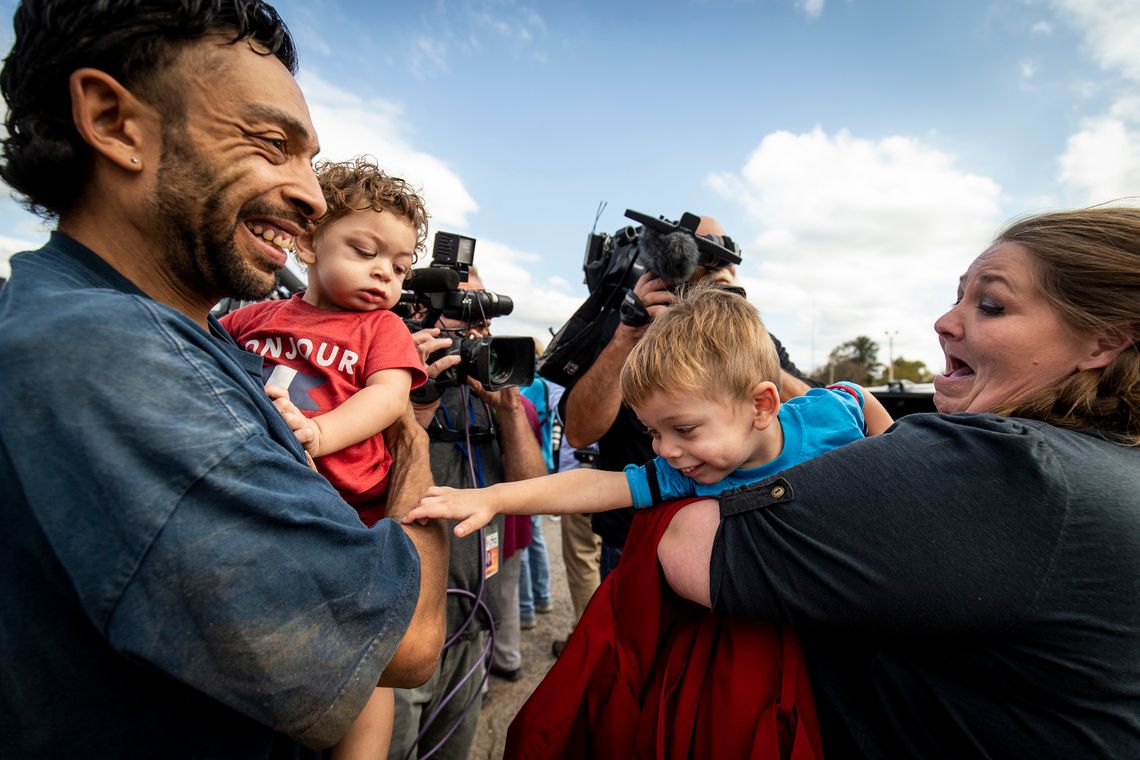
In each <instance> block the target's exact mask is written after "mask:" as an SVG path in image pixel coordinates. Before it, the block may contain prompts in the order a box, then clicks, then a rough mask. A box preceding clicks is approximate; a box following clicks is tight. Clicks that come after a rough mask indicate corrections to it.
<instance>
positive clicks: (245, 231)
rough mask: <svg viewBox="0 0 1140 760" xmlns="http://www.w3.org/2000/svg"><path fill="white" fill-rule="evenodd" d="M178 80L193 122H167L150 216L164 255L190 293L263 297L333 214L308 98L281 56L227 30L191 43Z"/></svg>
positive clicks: (186, 118)
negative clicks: (294, 252) (310, 229)
mask: <svg viewBox="0 0 1140 760" xmlns="http://www.w3.org/2000/svg"><path fill="white" fill-rule="evenodd" d="M170 82H177V83H178V86H180V87H181V88H182V91H181V97H182V99H183V100H182V114H183V118H182V119H176V120H175V122H176V123H167V124H164V128H163V153H162V159H161V162H160V164H159V168H158V173H157V176H156V179H155V188H154V194H153V200H152V201H151V212H152V213H151V214H150V215H149V216H150V217H151V218H152V219H153V223H154V224H155V225H156V230H157V233H158V234H159V235H160V236H161V239H162V241H163V252H162V255H163V256H165V257H166V258H167V262H168V265H169V267H170V269H171V270H172V272H173V274H174V275H175V276H177V277H180V278H182V279H183V280H184V281H185V282H186V286H185V287H187V288H189V289H194V290H197V289H202V290H203V291H204V292H207V293H209V294H210V295H212V296H214V297H216V298H222V297H225V296H235V297H238V298H243V299H250V300H252V299H258V298H263V297H264V296H265V295H267V294H268V293H269V292H270V290H272V288H273V285H274V281H275V275H276V272H277V270H279V269H280V268H281V267H282V266H284V264H285V259H286V251H287V250H289V249H292V248H293V241H294V239H295V238H296V237H297V236H298V235H300V234H301V233H302V232H304V230H305V229H306V227H307V225H308V222H309V221H311V220H313V219H315V218H317V217H319V216H320V215H321V214H323V213H324V210H325V202H324V198H323V196H322V194H321V190H320V186H319V185H318V184H317V181H316V178H315V176H314V174H313V169H312V159H313V156H314V155H315V154H316V152H317V139H316V133H315V130H314V129H313V125H312V121H311V119H310V117H309V111H308V107H307V106H306V104H305V99H304V96H303V95H302V94H301V90H300V89H299V88H298V87H297V83H296V82H295V81H294V79H293V77H292V75H291V74H290V73H289V71H288V70H287V69H286V68H285V67H284V66H283V65H282V64H281V62H280V61H279V60H278V59H277V58H275V57H273V56H270V55H264V54H262V52H261V51H259V50H257V49H255V48H254V47H253V46H252V45H251V43H249V42H246V41H242V42H238V43H236V44H229V43H228V41H226V40H225V39H224V38H221V37H218V36H207V37H205V38H203V39H201V40H199V41H196V42H193V43H189V44H188V45H187V49H186V50H185V51H183V52H182V53H181V54H180V55H179V57H178V60H177V61H176V62H175V64H174V65H173V66H172V71H171V73H170V74H169V82H168V83H167V84H168V86H169V84H170Z"/></svg>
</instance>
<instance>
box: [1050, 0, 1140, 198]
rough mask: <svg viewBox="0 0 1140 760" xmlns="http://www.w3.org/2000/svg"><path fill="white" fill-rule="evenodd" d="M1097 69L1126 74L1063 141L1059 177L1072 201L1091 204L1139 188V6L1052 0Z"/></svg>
mask: <svg viewBox="0 0 1140 760" xmlns="http://www.w3.org/2000/svg"><path fill="white" fill-rule="evenodd" d="M1054 6H1055V7H1056V9H1057V11H1058V13H1059V15H1060V16H1061V17H1063V18H1065V19H1066V20H1068V21H1069V22H1071V23H1072V24H1073V26H1074V27H1075V28H1076V29H1077V30H1078V31H1079V32H1080V33H1081V34H1082V36H1083V39H1084V48H1085V50H1086V51H1087V52H1088V54H1089V55H1090V56H1091V57H1092V59H1093V60H1094V61H1096V62H1097V63H1098V64H1099V65H1100V66H1101V68H1102V69H1105V70H1106V71H1113V72H1116V73H1118V74H1120V75H1121V76H1122V77H1124V78H1125V79H1126V80H1129V84H1128V86H1126V88H1125V89H1124V93H1125V94H1123V95H1121V96H1119V97H1118V98H1117V99H1116V101H1115V102H1114V103H1113V105H1112V106H1111V108H1110V109H1109V110H1108V112H1106V113H1104V114H1099V115H1094V116H1089V117H1086V118H1085V119H1083V120H1082V121H1081V123H1080V129H1079V130H1078V131H1077V132H1076V133H1074V134H1073V135H1071V136H1070V137H1069V139H1068V141H1067V142H1066V145H1065V151H1064V153H1063V154H1062V155H1061V156H1060V157H1059V159H1058V173H1059V179H1060V181H1061V183H1062V185H1064V187H1065V190H1066V191H1067V192H1068V193H1069V195H1070V197H1071V198H1072V200H1073V202H1076V203H1086V204H1095V203H1102V202H1104V201H1109V200H1113V199H1115V198H1120V197H1125V196H1135V195H1136V194H1137V193H1138V192H1140V98H1137V97H1136V96H1135V95H1134V94H1132V93H1133V92H1134V91H1135V86H1136V84H1137V83H1140V7H1138V6H1137V2H1136V0H1055V2H1054Z"/></svg>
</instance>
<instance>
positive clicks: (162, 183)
mask: <svg viewBox="0 0 1140 760" xmlns="http://www.w3.org/2000/svg"><path fill="white" fill-rule="evenodd" d="M239 178H240V177H234V178H232V179H230V180H226V179H224V178H222V177H220V176H219V175H218V173H217V172H215V171H214V170H213V168H212V167H211V166H210V164H209V162H208V161H206V160H205V158H204V157H203V156H202V154H201V153H200V152H198V151H196V150H195V149H194V148H193V147H192V146H191V145H190V144H189V140H188V139H187V138H186V137H185V135H184V133H182V132H181V130H179V129H178V128H176V127H175V128H167V129H164V130H163V151H162V158H161V160H160V162H159V167H158V176H157V181H156V185H157V187H156V189H155V195H154V199H153V201H152V204H153V206H152V210H153V215H154V219H155V223H156V224H157V225H158V229H159V233H160V235H161V239H162V241H163V249H164V250H163V251H162V252H161V255H162V256H163V257H164V258H165V259H166V262H167V265H168V266H169V268H170V270H171V272H172V273H173V274H174V275H175V277H176V278H177V280H178V281H180V282H183V283H186V284H187V285H190V286H191V287H192V288H193V289H194V290H198V289H201V290H202V291H203V293H204V294H208V295H209V296H210V297H211V298H213V299H221V298H224V297H231V298H237V299H240V300H243V301H258V300H261V299H262V298H265V297H266V296H268V295H269V294H270V293H271V292H272V291H273V287H274V284H275V278H274V276H273V275H272V274H271V273H269V272H265V271H261V270H257V269H255V268H254V267H253V266H252V265H251V264H249V263H248V262H247V261H245V259H244V258H243V257H242V254H241V251H239V250H238V247H237V241H236V240H235V237H236V233H237V227H238V225H239V224H242V223H243V222H242V221H241V216H242V215H241V214H240V213H239V214H236V215H235V216H234V217H233V218H227V217H226V214H225V212H224V211H223V210H222V209H221V205H222V203H223V201H224V200H225V198H226V192H227V190H228V189H229V188H230V187H231V186H232V184H233V183H234V182H235V181H236V180H237V179H239ZM195 285H197V286H198V287H194V286H195Z"/></svg>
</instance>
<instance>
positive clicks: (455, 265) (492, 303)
mask: <svg viewBox="0 0 1140 760" xmlns="http://www.w3.org/2000/svg"><path fill="white" fill-rule="evenodd" d="M474 259H475V238H472V237H466V236H464V235H456V234H454V233H450V232H437V233H435V242H434V244H433V245H432V256H431V264H430V266H428V267H426V268H423V269H417V270H414V272H413V274H412V276H411V277H409V278H408V280H407V283H406V286H407V288H408V289H407V290H405V291H404V293H403V295H401V296H400V302H399V303H398V304H397V305H396V306H395V307H394V308H393V309H392V310H393V311H394V312H395V313H396V314H398V315H399V316H401V317H403V319H404V324H406V325H407V326H408V329H409V330H411V331H412V332H417V331H419V330H422V329H424V328H428V327H435V326H436V325H437V323H438V322H439V319H440V317H446V318H448V319H452V320H455V321H458V322H464V323H467V324H473V323H478V322H483V321H489V320H491V319H494V318H495V317H503V316H506V315H507V314H510V313H511V312H512V311H513V310H514V302H513V301H512V300H511V299H510V298H508V297H507V296H504V295H499V294H498V293H492V292H491V291H489V290H462V289H460V287H459V283H461V282H467V279H468V274H469V272H470V269H471V265H472V263H473V262H474ZM440 328H441V329H440V337H444V336H450V337H451V338H452V341H451V347H450V348H445V349H441V350H439V351H437V352H436V353H434V354H432V355H431V356H429V357H428V363H429V364H430V363H431V362H434V361H437V360H438V359H441V358H443V357H444V356H448V355H450V354H456V355H458V356H459V358H460V362H459V364H457V365H456V366H455V367H452V368H451V369H448V370H446V371H445V372H443V373H441V374H440V375H439V376H438V377H436V378H435V382H434V388H435V389H436V390H442V389H443V388H449V387H452V386H457V385H461V384H462V383H463V381H464V380H465V379H466V378H468V377H473V378H475V379H476V380H478V381H479V382H480V383H482V385H483V387H484V388H486V389H487V390H489V391H497V390H499V389H501V388H506V387H507V386H510V385H530V383H531V382H533V381H534V341H533V340H532V339H530V338H511V337H500V336H491V337H486V338H467V337H464V336H463V333H462V330H459V329H449V328H444V327H443V326H442V325H440ZM428 385H432V384H431V383H429V384H428ZM426 387H427V386H425V388H426ZM420 390H421V391H423V392H422V393H420V391H417V393H420V396H421V397H422V398H423V400H428V398H429V396H430V394H431V389H430V388H429V389H428V390H426V391H424V390H423V389H420ZM413 397H414V394H413Z"/></svg>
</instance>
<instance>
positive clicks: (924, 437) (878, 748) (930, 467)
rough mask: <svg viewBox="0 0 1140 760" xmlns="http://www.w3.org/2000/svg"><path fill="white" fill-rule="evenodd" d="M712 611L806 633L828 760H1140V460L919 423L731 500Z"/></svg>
mask: <svg viewBox="0 0 1140 760" xmlns="http://www.w3.org/2000/svg"><path fill="white" fill-rule="evenodd" d="M721 516H722V521H721V527H720V530H719V531H718V534H717V538H716V541H715V543H714V546H713V552H712V563H711V567H710V573H711V592H712V598H713V604H714V607H715V608H716V609H718V610H723V611H726V612H730V613H733V614H739V615H744V616H748V617H753V618H762V619H777V620H784V621H787V622H790V623H793V624H794V625H796V626H797V629H798V630H799V632H800V634H801V637H802V640H803V643H804V646H805V650H806V652H807V656H808V660H809V666H810V668H811V673H812V682H813V687H814V689H813V690H814V693H815V698H816V701H817V704H818V706H819V712H820V722H821V728H822V731H823V736H824V750H825V752H826V753H827V754H828V756H830V757H883V758H887V757H891V758H898V757H923V758H930V757H945V758H966V757H994V758H1008V757H1035V758H1036V757H1113V758H1136V757H1140V605H1138V604H1137V601H1138V599H1140V449H1135V448H1132V449H1129V448H1125V447H1122V446H1117V445H1114V444H1111V443H1107V442H1105V441H1103V440H1101V439H1099V438H1096V437H1094V436H1092V435H1088V434H1084V433H1080V432H1074V431H1064V430H1060V429H1057V428H1054V427H1052V426H1049V425H1045V424H1042V423H1036V422H1029V421H1025V420H1016V419H1004V418H1000V417H995V416H992V415H974V414H961V415H954V416H941V415H912V416H909V417H906V418H905V419H903V420H900V421H899V422H898V423H897V425H896V426H895V427H894V428H893V429H892V430H891V431H890V432H888V433H886V434H884V435H881V436H877V437H875V438H868V439H866V440H863V441H857V442H855V443H853V444H850V445H848V446H846V447H844V448H842V449H839V450H836V451H833V452H830V453H828V454H825V455H823V456H821V457H818V458H816V459H813V460H811V461H809V462H806V463H804V464H801V465H798V466H796V467H794V468H791V469H789V470H786V471H784V472H783V473H781V474H780V475H779V476H776V477H774V478H770V479H768V480H766V481H763V482H760V483H757V484H755V485H752V486H749V487H747V488H744V489H740V490H738V491H735V492H731V493H729V494H726V495H725V496H723V497H722V500H721Z"/></svg>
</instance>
